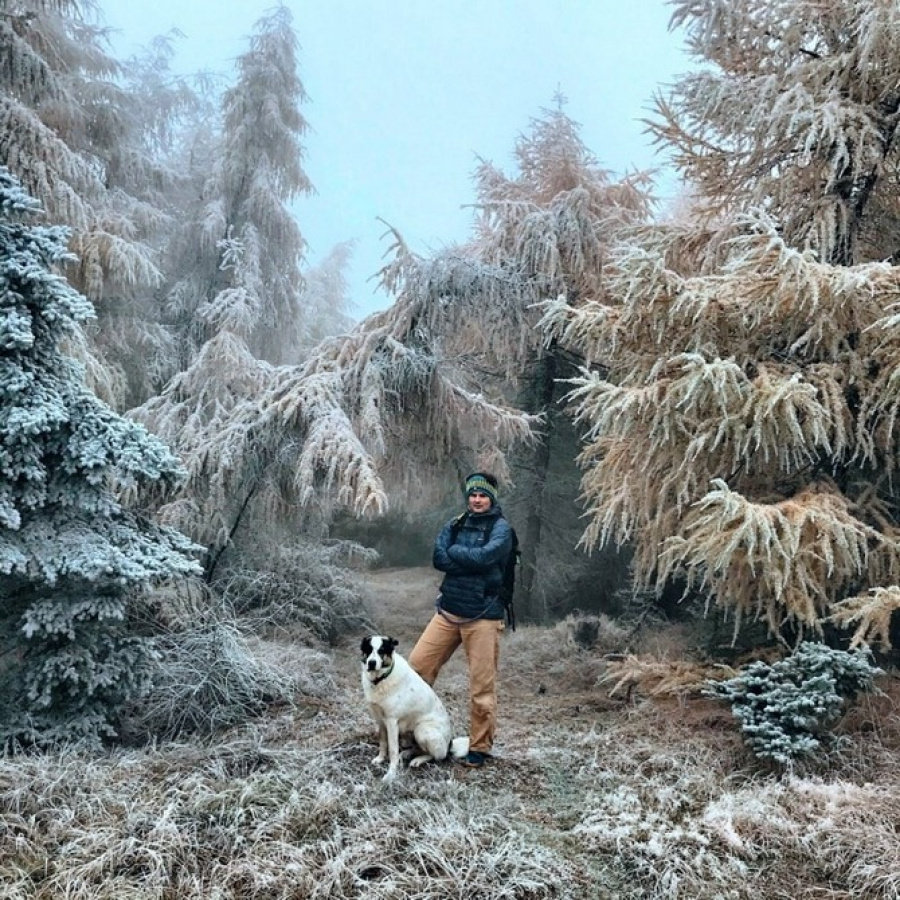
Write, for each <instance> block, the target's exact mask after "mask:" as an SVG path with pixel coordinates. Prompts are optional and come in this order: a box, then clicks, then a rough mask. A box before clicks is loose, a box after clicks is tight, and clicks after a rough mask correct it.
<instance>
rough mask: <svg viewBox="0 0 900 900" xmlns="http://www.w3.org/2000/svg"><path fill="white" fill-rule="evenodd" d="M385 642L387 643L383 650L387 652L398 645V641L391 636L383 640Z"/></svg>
mask: <svg viewBox="0 0 900 900" xmlns="http://www.w3.org/2000/svg"><path fill="white" fill-rule="evenodd" d="M385 644H386V645H387V646H386V647H385V650H387V652H388V653H393V652H394V651H395V650H396V649H397V648H398V647H399V646H400V641H395V640H394V639H393V638H392V637H389V638H387V639H386V640H385Z"/></svg>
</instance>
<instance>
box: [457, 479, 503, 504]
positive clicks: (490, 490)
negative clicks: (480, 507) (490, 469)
mask: <svg viewBox="0 0 900 900" xmlns="http://www.w3.org/2000/svg"><path fill="white" fill-rule="evenodd" d="M465 491H466V496H467V497H468V496H469V494H471V493H474V492H475V491H478V492H479V493H480V494H487V495H488V497H490V498H491V503H492V504H494V503H496V502H497V485H496V484H495V483H493V484H492V483H491V481H489V480H488V476H487V475H485V474H484V473H483V472H473V473H472V474H471V475H469V476H467V478H466V487H465Z"/></svg>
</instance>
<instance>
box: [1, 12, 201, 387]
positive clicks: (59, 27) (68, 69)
mask: <svg viewBox="0 0 900 900" xmlns="http://www.w3.org/2000/svg"><path fill="white" fill-rule="evenodd" d="M0 54H2V56H3V59H4V60H5V63H6V64H5V65H3V66H2V67H0V164H4V165H6V166H7V167H8V168H9V169H10V170H11V171H12V172H13V173H14V174H15V175H17V177H19V178H20V180H21V181H22V183H23V185H24V187H25V188H26V189H27V190H28V191H29V192H30V193H31V194H32V196H34V197H36V198H37V199H38V200H39V201H40V202H41V203H42V205H43V206H44V208H45V210H46V213H47V216H48V221H52V222H59V223H62V224H65V225H67V226H68V227H69V228H70V238H69V240H70V249H71V250H72V251H73V252H74V254H75V259H74V262H73V263H72V264H70V267H69V270H68V271H67V276H68V278H69V279H70V281H71V282H72V283H73V284H74V285H75V286H76V288H77V289H78V290H80V291H81V292H82V293H84V294H85V295H86V296H87V297H88V298H89V299H90V300H91V301H92V303H93V304H94V307H95V309H96V311H97V314H98V323H97V326H96V327H94V328H93V329H91V334H90V335H89V338H90V339H89V340H85V339H84V335H82V334H80V333H79V332H78V331H77V330H76V331H75V332H73V334H72V336H71V338H70V341H71V342H72V343H73V348H74V349H76V350H77V351H78V352H79V355H80V356H81V357H82V358H83V359H84V360H85V361H86V362H87V363H88V366H89V368H88V375H89V377H90V378H91V381H92V383H93V384H94V385H95V387H96V388H97V389H98V390H101V391H102V393H103V395H104V396H105V397H106V398H107V399H110V400H112V401H114V402H116V403H118V404H125V403H127V401H128V400H133V399H134V398H133V396H130V395H133V393H134V391H135V389H136V388H138V389H139V388H140V385H135V384H134V381H135V379H134V378H131V379H130V381H131V383H129V377H128V376H129V374H132V375H133V373H126V371H125V370H124V369H123V368H122V366H121V364H120V363H121V359H122V358H123V357H127V356H129V355H130V354H134V353H136V348H140V350H141V355H143V356H145V357H146V356H147V352H146V351H147V350H148V349H150V348H153V347H155V348H156V349H157V350H158V347H159V346H160V345H165V344H166V343H167V341H166V336H165V335H164V334H162V333H161V332H160V330H159V328H158V326H157V325H156V322H155V319H156V315H155V311H154V310H152V309H151V310H148V309H147V306H146V303H147V300H148V299H149V298H150V297H151V294H152V290H153V288H154V286H155V285H157V284H158V283H159V281H160V279H161V274H160V271H159V269H158V267H157V259H156V256H155V252H154V245H155V243H156V242H158V239H159V234H160V232H161V230H164V229H165V228H166V227H167V224H168V219H167V216H166V213H165V208H166V204H165V203H164V202H163V200H162V198H161V196H160V194H161V189H162V187H163V186H164V185H165V183H166V181H167V180H168V179H167V176H166V172H165V170H164V168H163V167H161V166H160V165H159V164H158V163H157V162H156V161H155V160H154V159H153V156H154V151H155V150H156V149H158V147H157V146H156V144H155V139H158V137H159V136H160V134H163V133H164V129H161V128H159V127H156V128H154V126H155V125H159V123H160V120H161V119H163V118H164V117H165V116H167V115H169V114H170V113H171V109H172V104H173V98H178V97H180V96H182V92H181V91H180V90H179V88H178V87H177V86H176V87H174V88H173V87H167V88H166V89H165V92H166V93H168V95H169V97H168V98H167V99H166V100H165V102H156V101H159V100H160V99H161V92H157V94H156V96H155V97H154V102H153V103H148V102H144V101H146V100H147V99H148V98H147V97H139V96H138V95H136V94H134V93H132V92H129V91H128V90H124V89H123V85H127V81H126V80H125V79H124V76H123V69H122V67H121V65H120V64H119V63H118V62H117V61H116V60H114V59H113V58H112V57H111V56H110V55H109V53H108V52H107V50H106V43H105V32H104V29H103V28H102V27H101V26H100V25H99V24H97V10H96V7H95V5H94V4H93V3H92V2H90V0H58V2H53V3H47V2H40V0H10V2H6V3H4V4H3V5H2V8H0ZM157 62H158V63H159V62H164V59H163V58H162V57H160V56H158V57H157ZM182 99H183V96H182ZM174 102H177V100H176V101H174Z"/></svg>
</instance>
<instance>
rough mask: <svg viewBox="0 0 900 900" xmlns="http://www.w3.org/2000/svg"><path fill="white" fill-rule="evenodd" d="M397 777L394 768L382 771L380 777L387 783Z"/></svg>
mask: <svg viewBox="0 0 900 900" xmlns="http://www.w3.org/2000/svg"><path fill="white" fill-rule="evenodd" d="M396 778H397V770H396V769H395V768H390V767H389V768H388V770H387V772H385V773H384V776H383V777H382V779H381V780H382V781H386V782H387V783H388V784H390V782H392V781H394V780H395V779H396Z"/></svg>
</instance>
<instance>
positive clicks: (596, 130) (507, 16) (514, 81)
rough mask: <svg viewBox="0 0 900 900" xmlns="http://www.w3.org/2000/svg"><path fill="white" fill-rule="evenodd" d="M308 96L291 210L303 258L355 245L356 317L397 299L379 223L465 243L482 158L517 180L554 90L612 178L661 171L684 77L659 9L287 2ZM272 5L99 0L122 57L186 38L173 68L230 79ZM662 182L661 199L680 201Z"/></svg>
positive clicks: (517, 1)
mask: <svg viewBox="0 0 900 900" xmlns="http://www.w3.org/2000/svg"><path fill="white" fill-rule="evenodd" d="M285 5H286V6H288V7H289V8H290V10H291V12H292V14H293V17H294V28H295V30H296V32H297V35H298V38H299V42H300V48H301V49H300V57H299V62H300V78H301V80H302V81H303V84H304V87H305V88H306V91H307V93H308V94H309V102H308V103H307V104H306V105H305V106H304V109H303V112H304V115H305V117H306V118H307V120H308V121H309V123H310V126H311V129H312V130H311V134H310V135H309V137H308V140H307V150H308V152H307V157H306V160H305V169H306V172H307V174H308V175H309V177H310V179H311V180H312V182H313V184H314V185H315V188H316V191H317V194H316V196H315V197H313V198H310V199H305V200H303V201H302V202H301V203H300V204H299V206H298V209H297V215H298V220H299V223H300V228H301V231H302V232H303V235H304V237H305V238H306V240H307V241H308V242H309V245H310V246H309V254H308V259H309V262H310V263H315V262H317V261H318V260H319V259H321V258H322V257H323V256H324V255H325V254H326V253H327V252H328V251H329V249H331V247H332V246H333V245H334V244H336V243H339V242H340V241H345V240H349V239H355V240H356V241H357V246H356V250H355V253H354V259H353V265H352V269H351V271H350V272H349V273H348V274H349V277H350V283H351V289H352V293H353V300H354V302H355V304H356V313H357V315H360V316H363V315H367V314H368V313H370V312H372V311H374V310H376V309H380V308H383V307H385V306H387V305H388V304H389V303H390V298H388V297H386V296H385V295H384V294H383V293H382V292H381V291H380V290H377V289H376V285H375V282H374V281H369V280H368V279H369V277H370V276H371V275H373V274H374V273H375V272H376V271H377V270H378V269H379V267H380V266H381V265H382V264H383V259H382V257H383V254H384V252H385V251H386V249H387V246H388V244H387V241H386V240H385V239H383V238H382V235H383V233H384V231H385V228H384V226H383V225H382V224H381V222H379V221H378V219H379V218H381V219H384V220H386V221H387V222H389V223H390V224H391V225H393V226H394V227H395V228H397V229H398V230H399V231H400V232H401V234H402V235H403V236H404V238H405V239H406V241H407V243H408V244H410V246H411V247H412V248H413V250H416V251H418V252H421V253H427V252H428V251H429V250H430V249H438V248H440V247H442V246H445V245H447V244H452V243H455V242H457V241H461V240H463V239H465V238H466V236H467V234H468V229H469V225H470V223H471V220H472V215H471V210H469V209H466V208H465V206H466V204H470V203H471V202H472V200H473V199H474V193H473V186H472V180H471V179H472V174H473V172H474V169H475V165H476V157H482V158H484V159H488V160H490V161H491V162H493V163H495V164H497V165H499V166H500V167H501V168H502V169H504V170H505V171H507V172H512V170H513V169H512V149H513V145H514V143H515V140H516V137H517V136H518V135H519V134H521V133H522V132H525V131H527V130H528V127H529V123H530V121H531V120H532V119H533V118H535V117H537V116H539V115H540V114H541V111H542V109H546V108H552V107H553V97H554V95H555V94H556V92H557V91H558V90H559V91H561V92H562V94H563V95H564V96H565V97H566V98H567V101H568V102H567V105H566V106H565V111H566V112H567V114H568V115H569V116H570V117H571V118H572V119H574V120H575V121H576V122H579V123H580V124H581V126H582V136H583V138H584V140H585V143H586V144H587V146H588V147H589V148H590V149H591V151H592V152H593V153H594V155H595V156H596V157H597V158H598V159H599V161H600V163H601V164H602V165H603V166H605V167H606V168H608V169H609V170H610V171H611V172H613V173H614V174H615V175H622V174H624V173H626V172H628V171H630V170H632V169H635V168H638V169H644V168H653V167H658V166H660V165H662V164H663V163H664V160H663V159H661V158H660V157H659V156H658V155H657V154H656V153H655V151H654V148H653V147H652V145H651V143H650V141H649V138H648V136H647V135H645V134H644V133H643V131H644V126H643V124H642V123H641V121H640V119H641V118H643V117H645V116H646V115H647V110H648V105H649V102H650V100H651V98H652V96H653V94H654V92H655V91H656V90H658V89H659V88H661V87H663V86H664V85H665V84H667V83H669V82H671V81H672V79H673V77H674V76H675V75H677V74H679V73H681V72H683V71H686V70H687V69H688V68H689V65H690V61H689V60H688V58H687V57H686V56H685V55H684V53H683V51H682V41H681V36H680V35H679V34H673V33H671V32H669V31H668V21H669V16H670V12H671V10H670V8H669V7H668V6H667V4H666V3H665V2H664V0H287V2H286V3H285ZM272 6H273V4H272V3H271V2H269V0H260V2H257V0H190V2H187V0H149V2H147V3H138V2H135V0H99V7H100V10H101V13H102V16H103V19H104V21H105V23H106V24H107V25H109V26H110V27H112V28H113V29H115V34H114V35H113V40H114V48H115V50H116V53H117V55H119V56H124V55H128V54H131V53H133V52H135V51H136V50H137V49H138V48H139V47H140V46H142V45H146V44H148V43H149V41H150V40H151V38H153V37H155V36H156V35H160V34H164V33H167V32H169V31H170V30H171V29H178V30H179V31H180V32H182V33H183V37H180V38H179V39H178V41H177V43H176V50H177V57H176V62H175V67H176V68H177V69H178V70H179V71H196V70H200V69H203V70H208V71H213V72H217V73H222V74H225V75H226V76H229V77H230V76H231V75H232V74H233V71H234V70H233V65H234V59H235V57H236V56H237V55H238V54H240V53H242V52H243V51H244V50H246V49H247V47H248V38H249V36H250V35H251V34H252V32H253V28H254V24H255V23H256V21H257V20H258V19H259V18H260V16H261V15H263V13H265V12H266V11H268V10H270V9H271V8H272ZM672 185H673V180H672V179H671V178H669V179H668V180H663V181H662V182H661V183H660V190H659V193H660V194H661V195H663V196H665V195H667V194H669V193H671V191H672V190H673V188H672Z"/></svg>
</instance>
